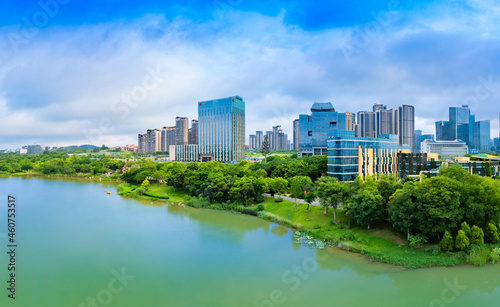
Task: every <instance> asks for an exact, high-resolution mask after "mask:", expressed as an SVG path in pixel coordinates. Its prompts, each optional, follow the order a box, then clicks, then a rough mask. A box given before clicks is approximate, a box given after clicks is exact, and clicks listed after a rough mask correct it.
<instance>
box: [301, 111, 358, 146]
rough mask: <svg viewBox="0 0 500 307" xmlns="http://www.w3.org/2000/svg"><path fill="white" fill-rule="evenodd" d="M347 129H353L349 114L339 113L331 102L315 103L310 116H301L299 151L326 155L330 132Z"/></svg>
mask: <svg viewBox="0 0 500 307" xmlns="http://www.w3.org/2000/svg"><path fill="white" fill-rule="evenodd" d="M349 114H350V113H349ZM350 120H351V121H352V116H351V117H350ZM347 129H352V127H348V119H347V113H337V112H336V111H335V109H334V108H333V106H332V104H331V103H330V102H326V103H319V102H315V103H314V104H313V106H312V107H311V114H310V115H307V114H300V115H299V141H298V143H299V150H300V152H301V153H302V154H307V155H317V154H326V153H327V139H328V135H327V134H328V132H330V131H334V130H347Z"/></svg>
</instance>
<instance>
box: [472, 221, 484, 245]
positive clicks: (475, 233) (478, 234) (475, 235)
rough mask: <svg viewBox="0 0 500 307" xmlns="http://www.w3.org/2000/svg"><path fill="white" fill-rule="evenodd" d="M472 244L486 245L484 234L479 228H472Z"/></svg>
mask: <svg viewBox="0 0 500 307" xmlns="http://www.w3.org/2000/svg"><path fill="white" fill-rule="evenodd" d="M469 238H470V244H484V232H483V230H482V229H481V228H479V227H477V226H475V225H474V226H472V229H471V231H470V236H469Z"/></svg>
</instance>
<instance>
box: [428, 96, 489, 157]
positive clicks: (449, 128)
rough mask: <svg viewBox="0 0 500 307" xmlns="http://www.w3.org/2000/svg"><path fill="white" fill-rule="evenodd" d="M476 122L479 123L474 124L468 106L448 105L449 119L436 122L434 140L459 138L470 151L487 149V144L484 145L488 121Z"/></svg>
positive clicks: (474, 120) (473, 117) (487, 132)
mask: <svg viewBox="0 0 500 307" xmlns="http://www.w3.org/2000/svg"><path fill="white" fill-rule="evenodd" d="M478 122H481V124H477V125H476V118H475V116H474V115H471V114H470V109H469V106H467V105H463V106H462V107H450V108H449V120H448V121H438V122H436V140H437V141H453V140H461V141H464V142H465V143H466V144H467V146H468V148H469V151H470V152H477V151H478V150H479V151H487V150H488V149H489V148H488V147H489V145H486V135H488V138H489V134H490V132H489V128H487V127H488V126H489V123H487V122H488V121H478ZM486 130H488V131H486ZM488 143H489V139H488Z"/></svg>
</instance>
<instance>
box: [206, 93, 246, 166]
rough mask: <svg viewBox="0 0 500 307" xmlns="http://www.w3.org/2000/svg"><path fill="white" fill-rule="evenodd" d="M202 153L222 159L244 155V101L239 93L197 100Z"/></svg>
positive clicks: (236, 160) (235, 158) (241, 158)
mask: <svg viewBox="0 0 500 307" xmlns="http://www.w3.org/2000/svg"><path fill="white" fill-rule="evenodd" d="M198 140H199V146H200V147H199V153H200V155H205V156H207V158H208V157H211V158H213V159H214V160H216V161H221V162H238V161H241V160H243V159H245V102H244V101H243V98H241V97H239V96H233V97H228V98H222V99H216V100H209V101H200V102H199V103H198Z"/></svg>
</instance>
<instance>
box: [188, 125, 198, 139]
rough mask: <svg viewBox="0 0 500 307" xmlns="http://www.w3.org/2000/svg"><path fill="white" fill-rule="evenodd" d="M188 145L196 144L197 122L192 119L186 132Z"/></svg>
mask: <svg viewBox="0 0 500 307" xmlns="http://www.w3.org/2000/svg"><path fill="white" fill-rule="evenodd" d="M188 135H189V137H188V139H189V140H188V141H189V144H198V121H197V120H196V119H193V120H192V121H191V128H189V130H188Z"/></svg>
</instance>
